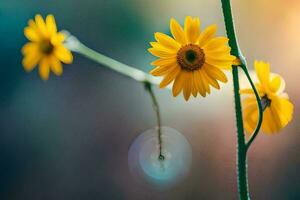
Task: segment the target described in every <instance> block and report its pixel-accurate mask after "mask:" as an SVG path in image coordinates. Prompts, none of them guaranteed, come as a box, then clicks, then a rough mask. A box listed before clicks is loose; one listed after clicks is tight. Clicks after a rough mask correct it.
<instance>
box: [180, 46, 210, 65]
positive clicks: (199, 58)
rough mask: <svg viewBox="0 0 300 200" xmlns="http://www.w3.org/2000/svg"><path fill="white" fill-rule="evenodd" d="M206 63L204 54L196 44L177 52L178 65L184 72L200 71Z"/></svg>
mask: <svg viewBox="0 0 300 200" xmlns="http://www.w3.org/2000/svg"><path fill="white" fill-rule="evenodd" d="M204 62H205V55H204V52H203V50H202V49H201V48H200V47H199V46H197V45H195V44H188V45H185V46H183V47H181V49H179V51H178V52H177V63H178V64H179V65H180V67H181V68H182V69H183V70H187V71H194V70H196V69H200V68H201V67H202V65H203V64H204Z"/></svg>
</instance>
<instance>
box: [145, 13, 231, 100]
mask: <svg viewBox="0 0 300 200" xmlns="http://www.w3.org/2000/svg"><path fill="white" fill-rule="evenodd" d="M170 30H171V33H172V36H173V37H170V36H168V35H166V34H164V33H159V32H157V33H155V35H154V36H155V39H156V42H151V43H150V44H151V46H152V48H149V49H148V50H149V52H150V53H151V54H153V55H154V56H156V57H159V58H158V59H157V60H155V61H154V62H152V63H151V64H152V65H153V66H155V68H154V69H153V70H152V71H151V72H150V73H151V74H152V75H154V76H163V79H162V81H161V83H160V87H161V88H164V87H166V86H167V85H169V84H170V83H172V82H173V81H174V84H173V89H172V91H173V95H174V96H177V95H178V94H179V93H180V92H181V91H183V95H184V98H185V99H186V100H188V99H189V97H190V95H191V94H192V95H193V96H194V97H196V96H197V94H198V93H199V94H200V95H201V96H203V97H205V96H206V94H209V93H210V92H211V89H210V86H212V87H214V88H216V89H220V85H219V82H218V81H220V82H224V83H225V82H227V77H226V76H225V74H224V72H223V71H222V70H228V69H231V66H232V64H233V61H234V60H235V57H234V56H232V55H230V47H229V46H228V44H227V43H228V39H227V38H226V37H216V36H215V34H216V31H217V26H216V25H210V26H208V27H207V28H206V29H204V30H203V31H200V20H199V18H192V17H190V16H188V17H186V19H185V23H184V28H182V27H181V25H180V24H179V23H178V22H177V21H176V20H175V19H171V21H170Z"/></svg>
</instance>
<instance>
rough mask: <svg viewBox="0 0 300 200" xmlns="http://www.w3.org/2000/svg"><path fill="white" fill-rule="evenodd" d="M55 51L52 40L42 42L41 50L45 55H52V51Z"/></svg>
mask: <svg viewBox="0 0 300 200" xmlns="http://www.w3.org/2000/svg"><path fill="white" fill-rule="evenodd" d="M53 49H54V46H53V44H51V41H50V40H42V41H41V42H40V50H41V51H42V52H43V53H44V54H47V55H48V54H51V53H52V51H53Z"/></svg>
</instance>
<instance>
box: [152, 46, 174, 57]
mask: <svg viewBox="0 0 300 200" xmlns="http://www.w3.org/2000/svg"><path fill="white" fill-rule="evenodd" d="M148 51H149V52H150V53H151V54H152V55H154V56H156V57H160V58H172V57H176V54H175V53H173V52H170V51H163V50H158V49H156V48H149V49H148Z"/></svg>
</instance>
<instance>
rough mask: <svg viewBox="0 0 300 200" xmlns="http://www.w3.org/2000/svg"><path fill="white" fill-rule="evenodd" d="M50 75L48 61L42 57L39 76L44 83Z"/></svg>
mask: <svg viewBox="0 0 300 200" xmlns="http://www.w3.org/2000/svg"><path fill="white" fill-rule="evenodd" d="M49 73H50V61H49V58H47V57H44V58H42V60H41V62H40V66H39V74H40V77H41V79H43V80H44V81H46V80H48V78H49Z"/></svg>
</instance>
